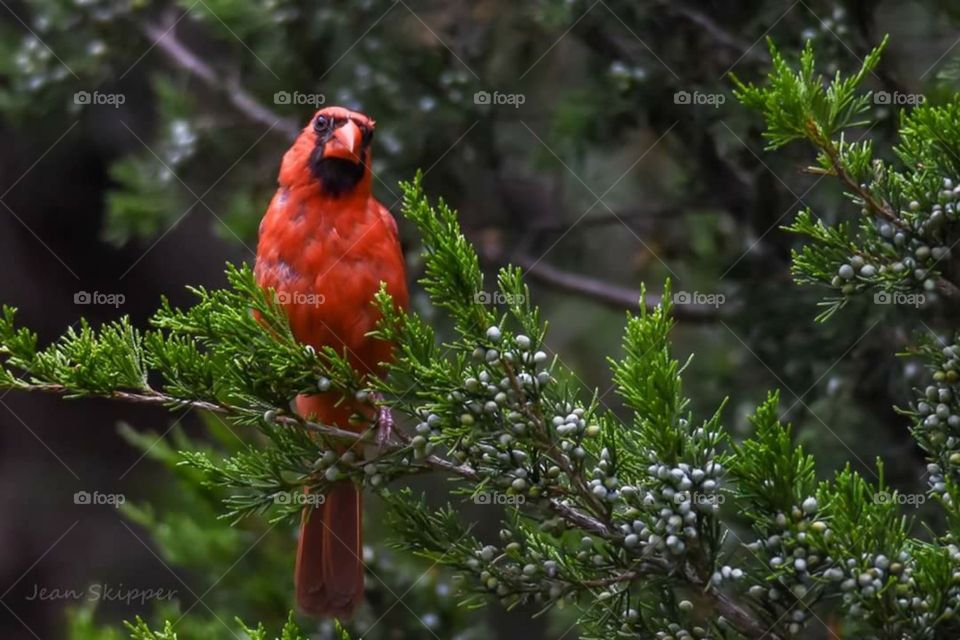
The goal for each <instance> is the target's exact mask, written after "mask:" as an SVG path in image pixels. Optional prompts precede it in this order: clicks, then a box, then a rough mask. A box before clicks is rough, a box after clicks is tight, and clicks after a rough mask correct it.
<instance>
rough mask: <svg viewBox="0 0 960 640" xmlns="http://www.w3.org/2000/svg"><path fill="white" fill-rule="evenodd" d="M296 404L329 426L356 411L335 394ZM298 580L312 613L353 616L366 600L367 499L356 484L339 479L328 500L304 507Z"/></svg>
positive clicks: (301, 598)
mask: <svg viewBox="0 0 960 640" xmlns="http://www.w3.org/2000/svg"><path fill="white" fill-rule="evenodd" d="M296 406H297V413H299V414H300V415H302V416H310V417H313V418H314V419H317V420H319V421H321V422H323V423H324V424H336V425H349V424H350V422H349V419H350V415H351V413H352V412H353V411H354V409H353V408H352V407H351V406H349V403H346V402H344V403H341V404H340V405H337V404H336V398H335V397H334V396H332V395H331V394H318V395H312V396H299V397H298V398H297V403H296ZM347 428H349V426H348V427H347ZM293 581H294V586H295V587H296V592H297V606H298V607H299V609H300V611H302V612H303V613H305V614H308V615H313V616H318V617H335V618H349V617H350V615H351V614H352V613H353V610H354V609H355V608H356V607H357V605H358V604H360V602H361V601H362V600H363V499H362V497H361V494H360V492H359V491H358V490H357V487H356V485H354V484H353V483H352V482H349V481H345V482H338V483H336V484H335V485H333V486H332V487H331V488H330V489H329V490H328V491H327V494H326V496H325V499H324V501H323V504H321V505H317V506H316V507H315V508H314V509H313V510H312V511H311V510H309V509H304V510H303V520H302V521H301V523H300V544H299V545H298V546H297V567H296V570H295V573H294V579H293Z"/></svg>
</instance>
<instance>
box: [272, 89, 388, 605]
mask: <svg viewBox="0 0 960 640" xmlns="http://www.w3.org/2000/svg"><path fill="white" fill-rule="evenodd" d="M373 130H374V122H373V120H371V119H370V118H368V117H367V116H365V115H363V114H362V113H357V112H355V111H349V110H348V109H344V108H341V107H327V108H325V109H321V110H320V111H318V112H317V113H316V114H315V115H314V117H313V118H312V119H311V120H310V123H309V124H307V126H306V127H304V128H303V131H301V133H300V136H299V137H298V138H297V141H296V142H294V144H293V146H292V147H291V148H290V150H289V151H287V153H286V155H284V156H283V163H282V164H281V166H280V177H279V180H278V182H279V184H280V187H279V189H277V193H276V195H274V197H273V200H272V201H271V202H270V206H269V208H268V209H267V213H266V214H265V215H264V217H263V221H262V222H261V223H260V242H259V244H258V246H257V263H256V268H255V270H254V272H255V274H256V277H257V282H258V283H259V284H260V285H261V286H262V287H264V288H272V289H274V291H276V292H277V299H278V300H279V301H280V302H281V303H282V304H283V306H284V309H285V311H286V313H287V317H288V318H289V320H290V327H291V329H292V330H293V335H294V336H296V338H297V340H299V341H300V342H303V343H304V344H309V345H312V346H313V347H314V348H316V349H319V348H320V347H325V346H331V347H333V348H334V349H336V350H337V351H338V352H340V353H343V352H344V351H346V353H347V354H348V356H349V358H350V361H351V363H352V364H353V366H354V367H355V368H356V369H357V370H358V371H361V372H363V373H366V374H372V375H380V374H382V364H381V363H384V362H387V361H389V359H390V357H391V351H392V349H391V345H389V344H387V343H384V342H382V341H378V340H374V339H372V338H370V337H369V336H368V333H369V332H370V331H371V330H372V329H373V328H374V326H375V325H376V323H377V321H378V320H379V319H380V314H379V313H378V312H377V310H376V308H375V307H374V305H373V304H372V300H373V297H374V294H375V293H376V292H377V291H378V289H379V288H380V283H381V282H385V283H386V286H387V291H389V292H390V295H392V296H393V300H394V302H395V303H396V304H397V305H398V306H399V307H401V308H406V306H407V285H406V275H405V273H404V261H403V253H402V251H401V249H400V243H399V240H398V238H397V223H396V221H395V220H394V219H393V216H391V215H390V212H389V211H387V209H386V207H384V206H383V205H382V204H380V203H379V202H377V200H376V199H374V197H373V195H372V194H371V192H370V184H371V177H372V174H371V172H370V143H371V141H372V139H373ZM339 399H340V398H339V396H338V395H337V394H336V393H334V392H327V393H319V394H315V395H309V396H305V395H304V396H300V397H298V398H297V400H296V408H297V412H298V413H299V414H300V415H302V416H304V417H306V418H310V419H313V420H316V421H317V422H320V423H323V424H328V425H336V426H338V427H340V428H342V429H353V430H354V431H356V430H357V427H356V426H352V425H351V423H350V420H349V417H350V415H351V414H353V413H356V412H358V411H360V412H363V411H367V412H369V409H366V410H365V409H364V408H363V407H358V406H357V405H356V404H351V403H349V402H343V403H342V404H340V406H335V405H336V402H337V401H338V400H339ZM361 428H362V427H361ZM361 509H362V500H361V496H360V493H359V491H358V490H357V488H356V486H355V485H354V484H353V483H351V482H343V483H340V484H337V485H335V486H333V487H332V488H331V489H330V490H329V491H328V493H327V495H326V499H325V501H324V503H323V504H322V505H320V506H318V507H316V508H315V509H314V510H312V511H310V510H309V509H304V514H303V520H302V523H301V525H300V544H299V547H298V549H297V566H296V574H295V578H294V582H295V585H296V592H297V604H298V605H299V607H300V609H301V610H302V611H303V612H304V613H308V614H312V615H317V616H336V617H348V616H349V615H350V614H351V613H352V611H353V610H354V608H355V607H356V606H357V604H359V602H360V601H361V600H362V599H363V566H362V563H361V560H362V558H363V546H362V530H361V529H362V525H361V514H362V512H361Z"/></svg>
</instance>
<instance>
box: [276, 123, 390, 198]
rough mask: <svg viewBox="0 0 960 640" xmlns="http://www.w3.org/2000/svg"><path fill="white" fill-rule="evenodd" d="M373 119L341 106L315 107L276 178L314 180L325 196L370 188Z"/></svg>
mask: <svg viewBox="0 0 960 640" xmlns="http://www.w3.org/2000/svg"><path fill="white" fill-rule="evenodd" d="M375 126H376V123H374V121H373V120H371V119H370V118H368V117H367V116H365V115H364V114H362V113H359V112H357V111H350V110H349V109H345V108H343V107H325V108H323V109H320V110H319V111H317V112H316V113H315V114H314V116H313V118H311V119H310V122H309V123H308V124H307V126H305V127H304V128H303V130H302V131H301V132H300V136H299V137H298V138H297V141H296V142H295V143H294V145H293V147H291V149H290V151H289V152H288V153H287V155H286V156H285V157H284V160H283V166H282V167H281V169H280V182H281V183H287V184H288V185H292V184H294V183H297V182H301V181H303V180H313V181H316V183H317V184H318V186H319V188H320V190H321V191H322V192H323V193H324V194H325V195H327V196H330V197H334V198H338V197H342V196H345V195H347V194H352V193H356V192H357V191H358V188H359V189H360V190H366V191H367V192H369V189H370V176H371V174H370V155H371V154H370V145H371V142H372V140H373V130H374V128H375Z"/></svg>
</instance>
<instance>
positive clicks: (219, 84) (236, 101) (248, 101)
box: [141, 23, 300, 140]
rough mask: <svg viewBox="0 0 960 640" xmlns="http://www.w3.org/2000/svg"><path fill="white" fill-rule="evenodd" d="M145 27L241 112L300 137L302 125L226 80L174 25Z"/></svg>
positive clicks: (162, 46)
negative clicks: (181, 37) (183, 39)
mask: <svg viewBox="0 0 960 640" xmlns="http://www.w3.org/2000/svg"><path fill="white" fill-rule="evenodd" d="M141 28H142V30H143V33H144V35H146V36H147V37H148V38H149V39H150V40H152V41H153V43H154V44H155V45H156V46H157V48H158V49H160V50H161V51H163V52H164V53H165V54H166V55H167V58H169V59H170V60H171V62H173V63H174V64H176V65H177V66H178V67H180V68H181V69H183V70H185V71H187V72H188V73H190V75H192V76H194V77H195V78H197V79H199V80H201V81H202V82H203V83H204V84H205V85H207V86H208V87H209V88H211V89H213V90H214V91H216V92H218V93H222V94H224V95H225V96H226V97H227V99H228V100H229V101H230V103H231V104H232V105H233V106H234V107H235V108H236V109H237V111H239V112H240V113H242V114H243V115H245V116H246V117H247V118H249V119H250V120H252V121H253V122H258V123H260V124H263V125H267V126H270V127H273V128H275V129H276V130H277V131H279V132H280V133H282V134H283V135H284V136H286V137H287V138H289V139H291V140H293V139H294V138H296V137H297V134H298V133H299V132H300V127H298V126H297V124H296V123H295V122H294V121H293V120H291V119H289V118H285V117H283V116H280V115H278V114H277V113H276V112H274V111H272V110H271V109H268V108H267V107H265V106H264V105H263V104H262V103H261V102H259V101H258V100H257V99H256V98H255V97H254V96H253V95H251V94H250V93H249V92H248V91H247V90H246V89H244V88H243V87H242V86H240V85H239V84H238V83H236V82H232V81H228V80H225V79H224V78H223V76H222V74H220V73H218V72H217V71H215V70H214V69H213V67H211V66H210V65H209V64H207V63H206V62H204V61H203V60H202V59H201V58H200V57H199V56H197V55H196V54H195V53H193V51H191V50H190V49H188V48H187V47H186V46H184V45H183V43H181V42H180V40H178V39H177V36H176V34H175V33H174V29H173V27H172V26H171V27H169V28H166V29H164V28H163V27H161V26H160V25H157V24H152V23H147V24H144V25H143V26H142V27H141Z"/></svg>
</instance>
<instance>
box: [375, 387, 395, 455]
mask: <svg viewBox="0 0 960 640" xmlns="http://www.w3.org/2000/svg"><path fill="white" fill-rule="evenodd" d="M374 403H375V404H376V407H377V447H379V448H380V449H383V447H384V446H386V444H387V443H388V442H389V441H390V437H391V436H392V435H393V412H392V411H390V407H388V406H386V405H385V404H383V396H381V395H380V394H379V393H378V394H375V395H374Z"/></svg>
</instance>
